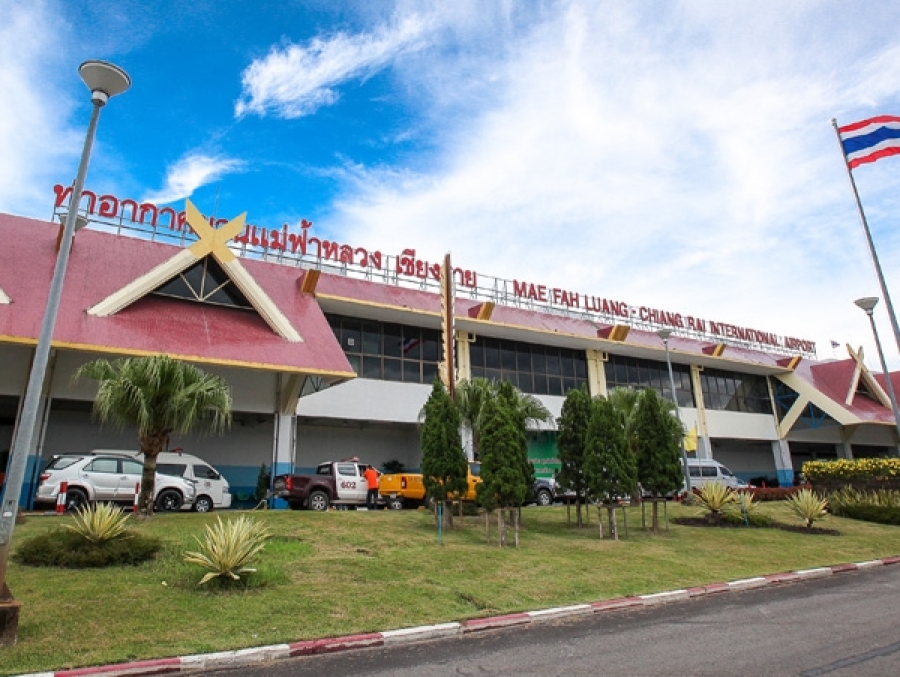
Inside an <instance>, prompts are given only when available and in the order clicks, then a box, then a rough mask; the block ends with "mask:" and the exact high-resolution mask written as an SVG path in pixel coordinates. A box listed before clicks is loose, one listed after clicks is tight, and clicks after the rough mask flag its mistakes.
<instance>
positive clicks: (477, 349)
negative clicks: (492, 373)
mask: <svg viewBox="0 0 900 677" xmlns="http://www.w3.org/2000/svg"><path fill="white" fill-rule="evenodd" d="M469 360H470V361H471V363H472V367H483V366H484V345H483V344H482V343H481V342H480V341H475V343H473V344H472V345H471V346H470V347H469Z"/></svg>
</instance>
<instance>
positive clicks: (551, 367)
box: [547, 348, 562, 376]
mask: <svg viewBox="0 0 900 677" xmlns="http://www.w3.org/2000/svg"><path fill="white" fill-rule="evenodd" d="M547 373H548V374H550V375H551V376H559V375H560V374H561V373H562V366H561V365H560V363H559V351H557V350H554V349H553V348H549V349H548V350H547Z"/></svg>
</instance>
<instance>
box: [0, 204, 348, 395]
mask: <svg viewBox="0 0 900 677" xmlns="http://www.w3.org/2000/svg"><path fill="white" fill-rule="evenodd" d="M58 233H59V226H58V224H53V223H48V222H46V221H38V220H34V219H26V218H23V217H16V216H10V215H7V214H0V242H2V243H3V246H2V247H0V287H2V288H3V289H4V290H5V291H6V292H7V293H8V294H9V296H10V297H11V298H12V299H13V300H14V301H15V302H14V303H10V304H9V305H4V306H0V342H12V343H21V344H25V345H34V344H35V343H36V342H37V337H38V335H39V334H40V327H41V320H42V317H43V312H44V307H45V302H46V298H47V293H48V289H49V286H50V281H51V277H52V271H53V265H54V262H55V260H56V239H57V235H58ZM179 251H182V250H181V249H180V247H176V246H173V245H171V244H166V243H163V242H154V241H150V240H144V239H139V238H134V237H127V236H122V235H116V234H112V233H107V232H101V231H98V230H94V229H92V228H85V229H83V230H80V231H79V232H78V233H77V235H76V236H75V241H74V243H73V246H72V253H71V255H70V258H69V264H68V269H67V272H66V280H65V285H64V287H63V294H62V299H61V301H60V308H59V314H58V316H57V321H56V329H55V331H54V336H53V345H54V347H55V348H63V349H69V350H79V351H86V352H92V353H105V354H109V355H112V356H119V355H125V356H136V355H148V354H157V353H167V354H169V355H172V356H173V357H176V358H178V359H184V360H190V361H194V362H198V363H205V364H213V365H222V366H231V367H239V368H248V369H260V370H264V371H270V372H278V373H282V374H295V375H299V376H301V377H309V376H315V377H321V378H323V379H325V380H326V381H329V382H334V381H341V380H346V379H351V378H354V377H355V376H356V374H355V373H354V371H353V369H352V367H351V366H350V363H349V362H348V361H347V358H346V356H345V355H344V351H343V350H342V349H341V346H340V343H339V342H338V341H337V339H336V338H335V336H334V332H333V331H332V329H331V327H330V326H329V324H328V321H327V319H326V318H325V316H324V314H323V312H322V310H321V308H320V307H319V305H318V303H317V302H316V300H315V298H314V297H313V296H311V295H308V294H300V293H297V281H298V278H299V277H300V276H301V275H302V270H298V269H297V268H294V267H290V266H284V265H280V264H276V263H268V262H264V261H255V260H245V261H244V262H243V267H244V268H245V269H246V273H247V275H250V276H252V278H253V279H254V280H255V281H256V283H257V284H258V285H259V286H260V287H261V288H262V289H264V290H265V293H266V296H267V297H269V298H270V299H271V300H272V303H273V304H277V307H278V308H279V309H280V310H281V312H283V313H284V315H285V317H286V318H288V319H289V321H290V323H291V325H292V326H295V327H297V328H298V329H299V330H300V331H302V334H303V338H304V341H302V342H298V343H292V342H290V341H288V340H286V339H284V338H282V337H281V336H280V335H278V334H277V333H275V332H273V331H272V329H271V328H270V327H269V326H268V325H267V324H266V323H265V322H264V321H263V320H262V319H261V318H260V316H259V315H257V313H256V312H255V311H254V310H248V309H241V308H229V307H223V306H217V305H212V304H202V303H192V302H189V301H184V300H180V299H172V298H168V297H163V296H156V295H150V296H146V297H144V298H141V299H140V300H138V301H136V302H134V303H132V304H131V305H129V306H128V307H127V308H125V309H124V310H122V311H120V312H118V313H116V314H114V315H110V316H107V317H100V316H96V315H89V314H87V313H86V312H85V310H86V309H87V308H89V307H91V306H92V305H94V304H96V303H97V301H98V299H105V298H107V297H109V296H111V295H112V294H113V293H114V292H116V291H117V290H120V289H122V288H123V287H124V286H126V285H127V284H128V283H129V282H131V281H133V280H135V279H136V278H138V277H140V275H142V274H143V273H145V272H146V271H147V269H148V268H151V269H152V268H153V267H155V266H158V265H160V264H162V263H164V262H166V261H168V260H170V259H171V258H172V255H173V252H175V253H176V254H177V253H178V252H179Z"/></svg>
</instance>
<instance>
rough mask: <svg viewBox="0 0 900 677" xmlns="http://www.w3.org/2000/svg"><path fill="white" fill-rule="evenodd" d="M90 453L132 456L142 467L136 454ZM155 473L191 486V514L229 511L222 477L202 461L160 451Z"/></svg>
mask: <svg viewBox="0 0 900 677" xmlns="http://www.w3.org/2000/svg"><path fill="white" fill-rule="evenodd" d="M92 453H95V454H96V453H117V454H128V455H130V456H134V457H135V458H137V459H138V460H139V461H141V462H142V463H143V461H144V455H143V454H141V452H139V451H112V452H111V451H110V450H109V449H95V450H94V451H93V452H92ZM156 472H158V473H160V474H161V475H174V476H175V477H183V478H184V479H186V480H189V481H191V482H193V483H194V486H195V487H196V489H197V494H196V497H195V498H194V503H193V506H192V509H193V510H194V511H195V512H210V511H211V510H212V509H213V508H230V507H231V487H230V486H229V484H228V480H226V479H225V478H224V477H222V473H220V472H219V471H218V470H216V469H215V468H213V467H212V466H211V465H210V464H209V463H207V462H206V461H204V460H203V459H202V458H197V457H196V456H192V455H191V454H184V453H182V452H181V451H180V450H179V449H176V450H175V451H162V452H160V454H159V456H157V457H156Z"/></svg>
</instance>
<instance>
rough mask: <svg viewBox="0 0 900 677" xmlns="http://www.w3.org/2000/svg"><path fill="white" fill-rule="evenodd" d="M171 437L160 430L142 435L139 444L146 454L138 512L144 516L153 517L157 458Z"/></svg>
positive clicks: (142, 451)
mask: <svg viewBox="0 0 900 677" xmlns="http://www.w3.org/2000/svg"><path fill="white" fill-rule="evenodd" d="M168 439H169V433H168V432H166V431H158V432H154V433H150V434H148V435H141V436H140V438H139V444H140V448H141V453H142V454H143V455H144V468H143V471H142V472H141V492H140V494H139V495H138V514H139V515H140V517H142V518H149V517H153V498H154V496H155V495H156V459H157V457H158V456H159V452H161V451H162V450H163V446H164V445H165V444H166V442H167V441H168Z"/></svg>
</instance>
